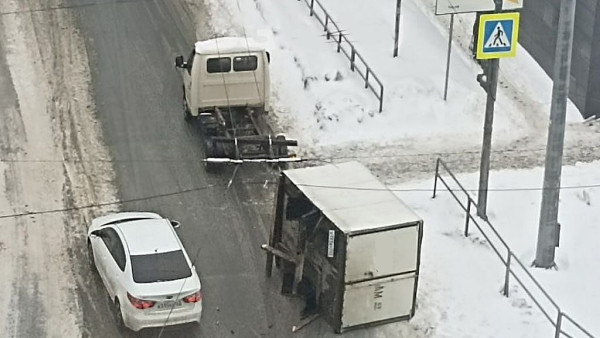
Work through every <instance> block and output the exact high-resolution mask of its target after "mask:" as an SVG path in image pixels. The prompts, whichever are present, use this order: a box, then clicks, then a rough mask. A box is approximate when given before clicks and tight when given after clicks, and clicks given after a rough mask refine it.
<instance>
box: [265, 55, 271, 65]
mask: <svg viewBox="0 0 600 338" xmlns="http://www.w3.org/2000/svg"><path fill="white" fill-rule="evenodd" d="M266 53H267V63H271V53H269V52H266Z"/></svg>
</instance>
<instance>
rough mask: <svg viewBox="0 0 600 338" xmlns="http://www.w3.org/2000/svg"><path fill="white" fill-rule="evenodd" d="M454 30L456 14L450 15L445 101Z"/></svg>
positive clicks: (445, 90)
mask: <svg viewBox="0 0 600 338" xmlns="http://www.w3.org/2000/svg"><path fill="white" fill-rule="evenodd" d="M453 29H454V13H452V14H450V36H449V37H448V57H447V58H446V82H445V83H444V101H446V97H447V95H448V77H449V76H450V52H451V51H452V30H453Z"/></svg>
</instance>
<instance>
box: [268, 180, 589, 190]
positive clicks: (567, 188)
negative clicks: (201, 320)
mask: <svg viewBox="0 0 600 338" xmlns="http://www.w3.org/2000/svg"><path fill="white" fill-rule="evenodd" d="M257 183H258V182H257ZM260 184H264V182H263V183H260ZM297 186H300V187H310V188H322V189H339V190H359V191H392V192H431V191H432V189H429V188H406V189H393V188H362V187H349V186H335V185H319V184H297ZM585 188H600V183H599V184H588V185H574V186H565V187H560V188H559V189H560V190H569V189H585ZM449 190H450V191H453V192H455V191H456V192H459V191H462V190H461V189H456V190H455V189H449ZM487 190H488V191H542V190H544V188H533V187H529V188H496V189H487ZM464 191H468V192H478V191H479V190H478V189H465V190H464Z"/></svg>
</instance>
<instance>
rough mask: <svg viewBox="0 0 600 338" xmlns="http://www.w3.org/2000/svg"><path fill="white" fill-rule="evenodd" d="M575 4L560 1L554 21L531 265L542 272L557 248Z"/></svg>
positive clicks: (574, 0)
mask: <svg viewBox="0 0 600 338" xmlns="http://www.w3.org/2000/svg"><path fill="white" fill-rule="evenodd" d="M575 2H576V0H561V2H560V15H559V19H558V37H557V41H556V53H555V56H554V76H553V82H554V83H553V86H552V104H551V107H550V126H549V127H548V143H547V144H546V167H545V169H544V189H543V191H542V207H541V211H540V224H539V230H538V239H537V250H536V255H535V261H534V262H533V265H534V266H536V267H539V268H546V269H547V268H551V267H553V266H555V263H554V251H555V249H556V247H557V246H558V242H559V238H560V224H559V223H558V202H559V193H560V177H561V171H562V157H563V148H564V140H565V117H566V110H567V99H568V95H569V77H570V74H571V53H572V49H573V29H574V27H573V26H574V24H575Z"/></svg>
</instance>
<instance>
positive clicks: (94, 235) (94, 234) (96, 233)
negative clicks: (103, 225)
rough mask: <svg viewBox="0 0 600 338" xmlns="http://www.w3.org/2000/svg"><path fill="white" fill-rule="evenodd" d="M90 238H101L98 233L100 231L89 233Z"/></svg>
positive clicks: (100, 233)
mask: <svg viewBox="0 0 600 338" xmlns="http://www.w3.org/2000/svg"><path fill="white" fill-rule="evenodd" d="M90 236H91V237H100V238H102V232H100V230H94V231H92V232H91V233H90Z"/></svg>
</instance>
